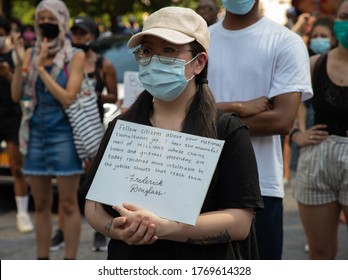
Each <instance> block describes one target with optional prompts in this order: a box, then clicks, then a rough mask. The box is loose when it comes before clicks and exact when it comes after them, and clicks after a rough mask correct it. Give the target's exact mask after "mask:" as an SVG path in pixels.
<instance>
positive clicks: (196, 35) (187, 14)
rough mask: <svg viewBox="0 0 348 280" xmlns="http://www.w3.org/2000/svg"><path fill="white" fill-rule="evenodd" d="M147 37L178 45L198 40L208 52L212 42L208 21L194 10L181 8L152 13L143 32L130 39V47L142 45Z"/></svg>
mask: <svg viewBox="0 0 348 280" xmlns="http://www.w3.org/2000/svg"><path fill="white" fill-rule="evenodd" d="M145 35H153V36H156V37H159V38H162V39H163V40H166V41H168V42H171V43H174V44H178V45H183V44H187V43H191V42H193V41H195V40H196V41H197V42H198V43H200V44H201V45H202V46H203V47H204V49H205V50H206V51H208V48H209V42H210V35H209V30H208V26H207V23H206V21H205V20H204V19H203V18H202V17H201V16H200V15H198V14H197V13H196V12H195V11H194V10H192V9H189V8H181V7H166V8H162V9H160V10H158V11H156V12H154V13H152V14H151V15H150V16H149V17H148V18H147V19H146V20H145V21H144V27H143V30H142V31H141V32H139V33H137V34H135V35H133V36H132V37H131V38H130V39H129V41H128V47H129V48H135V47H136V46H138V45H140V44H141V43H142V41H143V38H144V36H145Z"/></svg>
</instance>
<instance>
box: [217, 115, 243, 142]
mask: <svg viewBox="0 0 348 280" xmlns="http://www.w3.org/2000/svg"><path fill="white" fill-rule="evenodd" d="M216 127H217V132H218V136H219V138H220V139H225V138H226V137H227V136H228V135H230V134H231V133H232V132H234V131H236V130H237V129H239V128H241V127H246V125H245V124H244V123H243V122H242V121H241V119H240V118H239V117H238V115H237V114H236V113H225V112H222V111H219V112H218V115H217V122H216Z"/></svg>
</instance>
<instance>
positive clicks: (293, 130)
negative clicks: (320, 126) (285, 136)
mask: <svg viewBox="0 0 348 280" xmlns="http://www.w3.org/2000/svg"><path fill="white" fill-rule="evenodd" d="M299 131H300V130H299V129H298V128H294V129H292V130H291V131H290V134H289V135H290V140H291V138H292V136H294V134H295V133H297V132H299Z"/></svg>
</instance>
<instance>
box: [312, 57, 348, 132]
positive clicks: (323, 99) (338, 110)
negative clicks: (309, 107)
mask: <svg viewBox="0 0 348 280" xmlns="http://www.w3.org/2000/svg"><path fill="white" fill-rule="evenodd" d="M326 65H327V54H324V55H322V56H320V58H319V59H318V61H317V63H316V65H315V67H314V72H313V92H314V96H313V109H314V122H315V124H326V125H327V126H328V128H327V130H328V132H329V134H334V135H339V136H347V132H346V131H347V130H348V87H346V86H344V87H340V86H338V85H336V84H334V83H333V82H332V81H331V80H330V78H329V76H328V74H327V71H326Z"/></svg>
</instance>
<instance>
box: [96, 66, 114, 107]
mask: <svg viewBox="0 0 348 280" xmlns="http://www.w3.org/2000/svg"><path fill="white" fill-rule="evenodd" d="M102 73H103V80H104V83H105V86H106V90H107V95H102V94H101V95H100V100H101V102H102V103H103V104H104V103H113V104H115V103H116V102H117V73H116V69H115V67H114V66H113V64H112V63H111V62H110V61H109V60H107V59H103V67H102Z"/></svg>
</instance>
